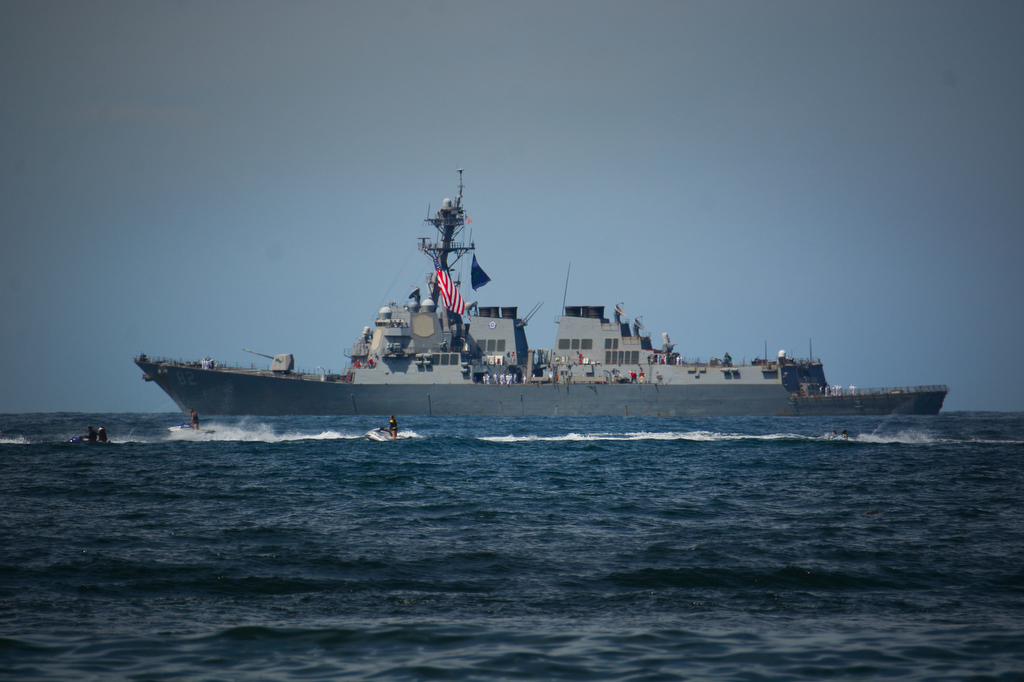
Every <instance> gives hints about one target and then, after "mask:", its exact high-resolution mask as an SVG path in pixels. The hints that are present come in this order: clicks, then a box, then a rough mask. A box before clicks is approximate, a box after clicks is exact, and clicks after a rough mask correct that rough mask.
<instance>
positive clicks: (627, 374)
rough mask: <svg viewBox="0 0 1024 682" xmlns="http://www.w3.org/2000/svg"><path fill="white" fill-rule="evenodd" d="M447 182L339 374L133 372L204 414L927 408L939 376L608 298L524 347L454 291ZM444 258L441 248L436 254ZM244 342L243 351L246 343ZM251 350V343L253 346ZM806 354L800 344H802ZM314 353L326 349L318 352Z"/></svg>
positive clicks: (177, 363) (500, 312) (189, 368)
mask: <svg viewBox="0 0 1024 682" xmlns="http://www.w3.org/2000/svg"><path fill="white" fill-rule="evenodd" d="M462 172H463V171H462V169H459V171H458V173H459V186H458V195H457V196H456V198H455V199H454V200H452V199H445V200H444V201H443V202H442V205H441V207H440V209H439V210H438V211H437V212H436V213H435V214H434V215H433V216H429V211H428V218H427V219H426V221H425V226H427V229H428V230H431V234H430V236H427V237H420V238H419V239H420V243H419V251H420V252H421V253H423V254H424V255H425V256H426V257H427V258H429V259H430V261H431V265H432V269H431V271H430V273H429V275H428V276H427V278H426V280H425V284H426V287H427V294H426V296H423V295H421V293H420V290H419V288H416V289H415V290H414V291H413V292H412V293H411V294H410V296H409V298H408V300H406V301H405V302H403V303H398V302H391V303H389V304H388V305H385V306H383V307H381V308H380V309H379V310H378V311H377V315H376V317H375V319H374V320H373V323H372V325H368V326H366V327H364V328H363V332H362V334H361V335H360V336H359V338H358V339H357V340H356V342H355V343H354V344H353V345H352V348H351V350H349V351H348V352H346V353H345V355H346V356H347V358H348V360H347V366H346V367H345V369H344V370H343V371H342V372H341V373H338V374H335V373H327V372H325V371H318V372H308V371H299V370H297V369H296V365H295V359H294V357H293V355H291V354H288V353H282V354H277V355H265V356H264V357H266V358H267V359H268V360H269V361H270V363H269V367H267V368H266V369H261V368H256V367H255V365H252V366H250V367H249V368H244V367H237V366H235V367H229V366H227V365H224V364H222V363H218V362H216V361H214V360H212V359H210V358H205V359H203V360H200V361H194V362H192V361H181V360H171V359H167V358H157V357H149V356H147V355H144V354H143V355H139V356H138V357H136V358H135V359H134V360H135V364H137V365H138V366H139V368H140V369H141V370H142V372H143V378H144V379H145V380H146V381H151V382H153V383H155V384H156V385H157V386H159V387H160V388H162V389H163V390H164V391H165V392H166V393H167V395H169V396H170V397H171V399H172V400H173V401H174V402H175V403H176V404H177V405H178V407H179V408H181V410H182V412H184V413H187V412H188V411H189V409H190V408H192V409H195V410H196V411H197V412H199V413H200V414H203V415H300V414H301V415H335V414H337V415H388V414H405V415H421V414H423V415H484V416H520V415H522V416H526V415H561V416H592V415H618V416H665V417H705V416H707V417H713V416H808V415H820V416H836V415H882V414H922V415H924V414H938V412H939V410H940V409H941V408H942V403H943V401H944V400H945V397H946V393H947V390H948V389H947V388H946V387H945V386H913V387H894V388H875V389H858V388H854V387H852V386H851V387H846V388H842V387H839V386H832V385H830V384H829V383H828V382H827V381H826V379H825V371H824V368H823V365H822V363H821V362H820V360H818V359H815V358H813V357H809V358H794V357H790V356H789V354H787V353H786V352H785V351H779V352H778V354H777V355H775V356H773V357H768V353H767V348H766V349H765V354H764V357H760V358H757V359H755V360H753V361H752V362H751V363H750V364H746V363H745V362H743V363H740V364H735V363H734V362H733V360H732V358H731V357H730V356H729V354H728V353H726V354H724V356H723V357H722V358H711V359H708V360H707V361H705V362H700V361H697V360H692V361H691V360H687V359H684V358H683V357H682V356H681V355H680V354H678V353H676V352H674V344H673V343H672V342H671V341H670V339H669V336H668V334H662V339H661V341H662V343H661V344H660V345H659V346H657V347H656V346H655V344H654V343H653V342H652V341H651V337H650V334H648V333H646V332H645V330H644V328H643V325H642V323H641V321H640V318H634V319H633V320H632V321H631V320H630V319H629V317H627V316H626V314H625V311H624V309H623V307H622V306H621V305H615V306H614V307H613V309H612V312H611V314H610V317H609V316H606V313H605V306H600V305H594V306H575V305H572V306H566V305H564V302H563V306H562V310H561V311H560V314H559V316H558V317H557V318H556V321H557V323H558V330H557V332H556V334H555V340H554V345H553V346H551V347H550V348H530V346H529V344H528V342H527V340H526V327H527V324H528V322H529V320H530V318H531V317H532V314H533V313H535V312H536V311H537V307H534V309H533V310H531V311H530V313H529V314H527V315H524V316H522V317H520V315H519V312H518V307H516V306H480V305H478V304H476V303H472V304H470V305H466V303H465V301H464V300H463V298H462V297H461V295H460V293H459V286H460V284H461V282H460V281H458V280H453V279H452V274H451V273H452V266H453V265H454V264H455V263H457V262H458V261H459V260H460V259H462V258H465V257H467V256H468V255H469V254H471V253H473V254H474V257H473V268H472V270H471V276H472V278H473V280H475V281H474V287H477V286H482V284H481V283H486V281H487V277H486V274H484V273H483V270H482V269H480V268H479V266H478V265H477V263H476V257H475V245H474V244H473V243H472V242H470V243H467V242H465V241H460V240H461V239H462V238H463V232H464V230H465V227H466V220H467V219H466V211H465V208H464V207H463V203H462V201H463V190H464V185H463V182H462ZM449 261H451V262H449ZM243 350H246V351H247V352H253V351H248V350H247V349H243ZM257 355H263V354H262V353H257ZM812 355H813V354H812ZM325 364H326V363H325Z"/></svg>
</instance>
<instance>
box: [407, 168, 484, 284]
mask: <svg viewBox="0 0 1024 682" xmlns="http://www.w3.org/2000/svg"><path fill="white" fill-rule="evenodd" d="M458 171H459V195H458V196H457V197H456V198H455V201H452V200H451V199H445V200H444V203H443V204H442V205H441V208H440V210H438V211H437V213H436V214H434V217H433V218H429V217H428V218H427V219H426V220H425V221H424V222H426V223H429V224H431V225H433V226H434V227H435V228H436V229H437V231H438V233H439V234H438V236H439V237H440V241H436V242H431V241H428V240H429V237H420V247H419V248H420V251H422V252H423V253H424V254H426V256H427V257H428V258H430V259H431V261H433V260H434V259H435V258H436V259H437V262H438V263H439V264H440V265H441V270H442V271H443V272H448V269H449V267H451V265H454V264H455V263H457V262H458V261H459V259H460V258H462V256H463V255H464V254H466V253H469V252H470V251H472V250H473V249H474V245H473V244H472V243H470V244H466V243H465V242H460V241H457V240H458V238H459V236H460V235H461V234H462V231H463V230H464V229H465V228H466V211H465V209H463V208H462V190H463V188H464V185H463V184H462V169H461V168H459V169H458ZM449 255H454V257H455V258H454V260H453V261H452V262H451V264H449V263H448V256H449ZM449 274H450V273H449ZM452 279H453V280H455V283H456V285H458V284H461V282H460V281H459V280H457V279H455V278H452ZM439 293H440V292H439V291H438V288H437V275H436V274H434V275H433V276H432V277H431V280H430V298H431V299H432V300H433V301H434V303H437V297H438V294H439Z"/></svg>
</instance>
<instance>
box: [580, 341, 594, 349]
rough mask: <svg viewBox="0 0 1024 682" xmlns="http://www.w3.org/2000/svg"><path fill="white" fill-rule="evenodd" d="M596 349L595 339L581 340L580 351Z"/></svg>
mask: <svg viewBox="0 0 1024 682" xmlns="http://www.w3.org/2000/svg"><path fill="white" fill-rule="evenodd" d="M593 348H594V339H580V350H592V349H593Z"/></svg>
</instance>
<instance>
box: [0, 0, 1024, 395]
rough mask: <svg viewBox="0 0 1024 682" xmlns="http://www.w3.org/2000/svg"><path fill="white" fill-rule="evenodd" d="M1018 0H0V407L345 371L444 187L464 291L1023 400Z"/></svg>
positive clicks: (875, 375) (861, 374) (892, 378)
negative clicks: (261, 364) (294, 369)
mask: <svg viewBox="0 0 1024 682" xmlns="http://www.w3.org/2000/svg"><path fill="white" fill-rule="evenodd" d="M1022 35H1024V3H1021V2H1016V1H1015V2H986V1H981V2H941V1H940V2H933V1H928V2H899V1H896V2H893V1H890V0H886V1H884V2H847V3H835V2H772V1H768V2H718V1H715V2H614V3H608V2H595V1H586V2H503V3H498V2H316V1H309V2H287V3H285V2H278V3H274V2H259V3H251V2H134V1H133V2H48V1H45V0H44V1H41V2H37V1H32V2H27V1H26V2H9V1H0V220H2V235H3V242H2V244H3V247H2V248H0V351H2V357H3V360H4V370H3V372H2V373H0V412H36V411H40V412H42V411H85V412H92V411H159V410H173V409H175V408H174V406H173V403H171V401H170V400H169V399H168V398H167V397H166V396H165V395H164V394H163V393H162V392H161V391H160V390H159V389H157V388H156V387H154V386H153V385H151V384H144V382H143V381H142V378H141V372H139V370H138V369H137V368H136V367H135V366H134V365H133V364H132V362H131V358H132V356H133V355H136V354H138V353H140V352H145V353H147V354H150V355H161V356H170V357H180V358H187V359H194V358H200V357H202V356H205V355H209V356H211V357H214V358H216V359H218V360H221V361H225V362H236V361H237V362H246V363H248V362H250V361H251V360H254V359H256V360H258V358H254V357H252V356H249V355H248V354H246V353H243V352H242V350H241V349H242V348H243V347H245V348H253V349H256V350H260V351H262V352H265V353H281V352H290V353H294V354H295V356H296V362H297V364H298V365H299V366H300V367H303V368H309V369H313V368H315V367H316V366H318V365H319V366H322V367H325V368H331V369H334V370H338V369H340V368H341V367H342V366H343V365H344V362H345V358H344V356H343V351H344V350H345V349H347V348H348V347H349V346H350V344H351V342H352V341H353V340H354V339H355V337H356V336H357V335H358V334H359V332H360V331H361V329H362V327H363V326H364V325H366V324H370V321H371V319H372V317H373V314H374V313H375V311H376V310H377V308H378V306H379V305H380V304H381V303H382V302H387V301H388V300H403V299H404V298H405V296H406V294H407V293H408V291H409V290H411V288H412V287H413V286H415V285H418V284H421V283H422V282H423V278H424V276H425V275H426V274H427V272H428V270H429V263H428V261H427V260H426V259H425V258H424V257H423V256H422V255H421V254H419V253H418V252H417V251H416V237H418V236H421V235H426V234H428V233H427V232H426V231H425V230H424V229H423V226H422V220H423V218H424V217H425V215H426V213H427V207H428V204H430V205H432V206H433V207H434V208H436V207H437V206H438V204H439V203H440V202H441V200H442V199H444V198H445V197H448V196H453V195H454V193H455V191H456V189H455V187H456V183H457V174H456V172H455V169H456V168H457V167H460V166H461V167H463V168H465V169H466V173H465V182H466V192H465V202H466V206H467V208H468V212H469V215H470V217H471V218H472V220H473V222H472V225H471V227H472V228H473V238H474V240H475V241H476V244H477V248H478V258H479V260H480V263H481V264H482V265H483V267H484V268H485V269H486V270H487V272H488V274H489V275H490V276H491V278H492V282H491V283H490V284H489V285H487V287H485V288H484V289H481V290H480V291H478V292H476V293H475V294H474V293H473V292H472V291H471V290H469V289H468V287H466V288H465V291H464V294H465V295H466V297H467V299H468V300H474V299H479V300H480V303H481V305H518V306H519V307H520V310H521V311H526V310H528V309H529V308H530V307H532V306H533V305H534V304H536V303H538V302H540V301H543V302H544V305H543V307H542V308H541V310H540V312H539V313H538V314H537V315H536V316H535V317H534V318H533V320H532V321H531V322H530V324H529V326H528V327H527V333H528V337H529V339H530V342H531V346H533V347H538V348H546V347H550V346H551V344H552V341H553V338H554V331H555V325H554V324H553V322H552V320H553V318H554V316H555V315H556V314H557V313H558V310H559V307H560V305H561V301H562V293H563V286H564V284H565V274H566V268H567V266H568V264H569V262H570V261H571V262H572V278H571V281H570V282H569V290H568V303H569V304H575V305H606V306H609V309H610V306H612V305H613V304H615V303H618V302H621V303H623V305H624V307H625V309H626V311H627V313H628V314H630V316H636V315H642V316H643V321H644V323H645V324H646V326H647V329H648V331H650V332H652V333H653V335H654V337H655V338H656V339H660V335H661V332H663V331H667V332H669V333H670V334H671V336H672V340H673V341H674V342H675V343H676V349H677V350H678V351H680V352H682V353H683V354H684V355H686V356H689V357H701V358H707V357H709V356H712V355H715V356H721V355H722V354H723V353H724V352H726V351H728V352H730V353H731V354H732V356H733V357H734V358H736V359H742V358H747V359H750V358H752V357H754V356H757V355H759V354H761V353H762V352H763V349H764V344H765V342H767V344H768V347H769V351H770V352H771V353H775V352H777V351H778V350H779V349H786V350H788V351H789V352H790V353H791V354H794V355H801V356H803V355H806V354H807V349H808V345H809V341H810V340H813V346H814V354H815V355H816V356H820V357H821V358H822V359H823V361H824V362H825V371H826V374H827V376H828V377H829V379H830V380H831V381H832V382H834V383H842V384H851V383H853V384H857V385H858V386H862V387H868V386H893V385H914V384H932V383H945V384H948V385H949V387H950V394H949V397H948V399H947V402H946V408H947V409H949V410H1024V363H1022V362H1021V359H1022V358H1021V356H1022V355H1024V354H1022V352H1021V351H1022V343H1021V339H1022V338H1024V302H1022V301H1024V274H1022V261H1024V39H1022V38H1021V36H1022Z"/></svg>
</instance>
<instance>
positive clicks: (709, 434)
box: [480, 431, 821, 443]
mask: <svg viewBox="0 0 1024 682" xmlns="http://www.w3.org/2000/svg"><path fill="white" fill-rule="evenodd" d="M480 440H484V441H489V442H492V443H531V442H545V441H568V442H573V441H577V442H588V441H643V440H665V441H676V440H682V441H698V442H707V441H735V440H752V441H817V440H821V438H820V437H816V436H805V435H803V434H799V433H771V434H766V435H751V434H745V433H721V432H718V431H665V432H656V431H635V432H630V433H567V434H565V435H564V436H534V435H529V436H482V437H481V438H480Z"/></svg>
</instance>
